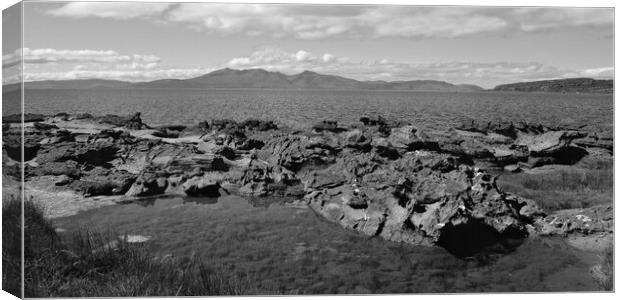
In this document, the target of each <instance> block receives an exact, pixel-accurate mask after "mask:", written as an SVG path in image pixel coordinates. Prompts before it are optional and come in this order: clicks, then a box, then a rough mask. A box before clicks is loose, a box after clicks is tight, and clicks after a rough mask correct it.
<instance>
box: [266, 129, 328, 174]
mask: <svg viewBox="0 0 620 300" xmlns="http://www.w3.org/2000/svg"><path fill="white" fill-rule="evenodd" d="M336 153H337V150H336V149H334V148H333V147H331V146H329V145H327V144H326V143H323V142H321V139H320V138H318V139H315V140H311V139H310V138H308V137H307V136H303V135H276V136H273V137H271V138H270V139H269V140H267V141H265V146H264V147H263V148H262V149H261V150H260V151H258V158H260V159H262V160H264V161H267V162H268V163H270V164H271V165H277V166H282V167H284V168H287V169H288V170H291V171H293V172H298V171H300V170H302V169H308V168H309V169H312V168H323V167H325V166H326V165H327V164H328V163H330V162H333V161H334V159H335V155H336Z"/></svg>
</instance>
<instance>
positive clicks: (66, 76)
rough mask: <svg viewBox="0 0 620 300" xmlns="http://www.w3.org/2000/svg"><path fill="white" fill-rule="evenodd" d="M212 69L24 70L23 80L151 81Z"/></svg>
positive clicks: (193, 75) (183, 76) (182, 76)
mask: <svg viewBox="0 0 620 300" xmlns="http://www.w3.org/2000/svg"><path fill="white" fill-rule="evenodd" d="M210 71H213V69H183V68H170V69H165V68H162V69H157V70H147V71H144V70H82V69H79V70H71V71H67V72H25V73H24V80H25V81H39V80H72V79H92V78H99V79H113V80H124V81H151V80H157V79H166V78H192V77H196V76H200V75H203V74H205V73H208V72H210Z"/></svg>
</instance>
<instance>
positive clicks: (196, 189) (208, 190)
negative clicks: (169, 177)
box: [183, 177, 221, 197]
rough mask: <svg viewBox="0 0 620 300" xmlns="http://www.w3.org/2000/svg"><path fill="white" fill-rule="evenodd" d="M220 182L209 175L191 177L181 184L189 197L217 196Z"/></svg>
mask: <svg viewBox="0 0 620 300" xmlns="http://www.w3.org/2000/svg"><path fill="white" fill-rule="evenodd" d="M219 189H220V184H219V182H217V181H216V180H213V179H212V178H209V177H193V178H190V179H189V180H187V181H186V182H185V183H184V184H183V191H184V192H185V194H187V195H188V196H191V197H219V196H221V194H220V191H219Z"/></svg>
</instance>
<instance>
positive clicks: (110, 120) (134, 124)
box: [96, 112, 148, 130]
mask: <svg viewBox="0 0 620 300" xmlns="http://www.w3.org/2000/svg"><path fill="white" fill-rule="evenodd" d="M140 116H141V114H140V113H139V112H137V113H135V114H133V115H128V116H117V115H105V116H103V117H98V118H96V120H97V121H99V122H100V123H104V124H111V125H114V126H118V127H125V128H127V129H133V130H140V129H144V128H147V127H148V126H146V124H144V123H143V122H142V118H141V117H140Z"/></svg>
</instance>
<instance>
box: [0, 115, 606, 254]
mask: <svg viewBox="0 0 620 300" xmlns="http://www.w3.org/2000/svg"><path fill="white" fill-rule="evenodd" d="M78 117H79V116H78ZM83 117H84V118H86V119H82V120H80V121H79V122H75V123H76V124H73V125H79V126H82V127H79V128H82V129H84V128H85V129H86V130H83V131H80V130H76V129H75V128H76V127H72V126H73V125H72V124H69V126H67V124H68V123H70V122H71V121H72V120H74V119H75V118H76V117H75V116H74V117H70V116H68V115H66V116H65V115H63V116H59V117H55V118H52V119H47V121H40V122H41V123H40V124H39V125H34V126H29V127H28V130H27V141H26V143H27V145H28V147H30V146H32V147H31V148H27V151H32V152H31V153H30V154H29V155H28V157H36V159H35V160H32V161H30V162H28V163H27V164H26V176H27V178H29V179H31V178H32V177H33V176H43V175H54V176H60V177H59V178H57V181H56V183H58V184H61V185H65V186H66V187H67V188H70V189H74V190H78V191H82V192H83V193H84V195H87V196H94V195H119V194H125V195H127V196H132V197H140V196H151V195H159V194H163V193H169V194H186V195H188V196H199V197H204V196H207V197H218V196H220V191H224V190H221V187H222V186H224V189H225V190H228V189H229V188H230V190H231V191H233V192H237V193H239V194H243V195H249V196H266V195H276V196H296V197H301V196H303V198H304V199H305V201H307V204H308V206H309V207H311V208H312V209H313V210H314V211H316V212H317V213H318V214H319V215H321V216H323V217H325V218H326V219H328V220H331V221H333V222H335V223H338V224H340V225H341V226H343V227H345V228H349V229H351V230H356V231H359V232H362V233H364V234H367V235H373V236H380V237H382V238H385V239H387V240H392V241H399V242H407V243H411V244H416V245H433V244H434V245H440V246H443V247H445V248H446V249H448V251H450V252H452V253H454V254H456V255H459V256H468V255H471V254H473V253H475V252H477V251H480V250H481V249H482V248H485V247H487V246H491V245H494V244H497V243H498V242H501V241H503V240H506V239H513V238H516V239H521V238H523V237H524V236H526V235H528V234H568V233H573V232H578V233H583V234H588V233H589V232H600V231H601V229H600V228H603V229H602V230H607V229H606V228H608V225H609V223H610V220H611V219H604V218H598V217H596V216H595V217H596V218H593V217H592V216H591V215H592V214H586V213H583V215H584V216H587V217H588V218H590V219H591V220H600V222H599V221H593V222H590V221H585V220H587V219H585V218H584V217H583V216H582V217H578V216H577V215H579V214H581V213H579V212H567V213H566V215H559V214H556V215H555V216H557V217H558V218H559V219H558V220H559V221H558V220H556V221H553V220H551V219H549V217H545V214H544V212H543V211H542V210H540V208H538V207H537V206H536V204H535V203H534V202H533V201H531V200H528V199H525V198H521V197H519V196H516V195H512V194H508V193H503V192H501V191H499V190H498V189H497V186H496V185H495V178H494V177H493V176H491V175H490V174H489V173H487V172H485V171H483V170H481V169H479V168H477V167H474V166H472V165H476V166H481V165H489V166H492V167H505V166H506V167H505V169H506V170H507V171H515V170H517V169H519V168H532V167H536V166H541V165H545V164H551V163H553V164H556V163H566V164H572V163H575V162H576V161H577V160H579V159H581V158H582V157H583V156H584V155H588V153H596V151H594V152H591V151H590V150H586V149H584V147H588V149H600V150H604V149H603V148H598V146H597V144H595V143H596V142H597V140H592V139H593V138H592V137H590V138H591V139H590V141H584V140H581V141H580V140H579V139H580V138H584V134H583V133H582V132H579V131H575V130H566V129H560V128H548V127H542V126H536V125H531V124H526V123H506V122H498V123H486V124H473V125H471V126H469V127H465V126H462V128H461V129H448V130H436V129H434V130H430V129H424V130H423V129H421V128H418V127H416V126H414V125H403V124H401V123H398V122H393V121H387V120H385V119H383V118H381V117H376V118H375V117H367V118H362V119H360V121H361V122H362V123H364V125H363V126H362V125H360V124H357V125H353V126H351V127H350V128H343V127H339V126H338V124H337V123H336V122H329V121H328V122H322V123H320V124H317V125H318V126H315V128H314V130H313V131H311V132H310V131H289V130H288V129H284V130H282V131H275V130H276V129H277V125H275V124H274V123H273V122H271V121H260V120H248V121H245V122H236V121H233V120H214V121H212V122H211V124H209V123H207V122H201V123H200V124H199V125H198V126H192V127H185V126H164V127H160V128H159V129H158V130H159V131H160V133H155V135H160V137H162V138H157V137H155V136H153V134H150V133H151V132H153V130H133V129H142V128H148V127H147V126H146V125H145V124H143V123H142V120H141V119H140V115H139V114H137V115H134V116H130V117H118V116H105V117H92V116H83ZM59 118H62V119H63V120H60V119H59ZM89 122H91V123H93V124H89ZM97 122H103V123H109V124H112V125H114V126H117V127H121V126H123V127H125V128H128V129H132V130H119V129H120V128H113V130H110V129H104V128H112V126H109V125H105V126H104V125H101V124H97ZM51 123H54V124H57V126H58V127H60V129H56V128H52V127H48V126H47V125H48V124H51ZM93 125H95V126H93ZM65 128H66V129H69V130H72V132H69V131H66V130H64V129H65ZM93 128H98V129H93ZM580 130H581V129H580ZM147 131H148V133H145V132H147ZM177 134H178V136H183V138H176V137H175V136H177ZM4 135H5V143H4V147H3V148H4V149H3V157H11V156H13V157H19V156H20V155H21V154H20V153H19V150H17V153H15V151H16V149H17V148H18V147H15V145H19V146H21V145H20V143H19V142H20V139H19V138H18V136H19V135H18V134H17V131H16V130H13V128H9V129H8V130H6V132H5V133H4ZM597 138H598V137H597ZM7 139H8V140H7ZM7 141H8V143H7ZM575 141H579V142H575ZM604 151H608V150H604ZM589 155H590V156H591V155H592V154H589ZM608 155H609V157H612V155H613V153H609V154H608ZM584 163H586V162H584ZM3 164H4V165H3V167H4V168H3V170H6V171H5V174H8V175H11V176H13V175H16V174H17V173H18V171H19V168H18V167H19V165H18V164H17V163H16V162H14V161H7V160H6V159H3ZM260 201H263V202H265V203H267V202H269V200H260ZM574 218H577V219H576V220H575V219H574ZM605 218H606V217H605ZM557 222H561V225H560V226H559V227H556V226H557V224H558V223H557ZM580 222H581V223H580ZM592 228H594V229H592ZM597 228H599V229H597ZM605 232H607V231H605ZM500 244H501V243H500Z"/></svg>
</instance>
